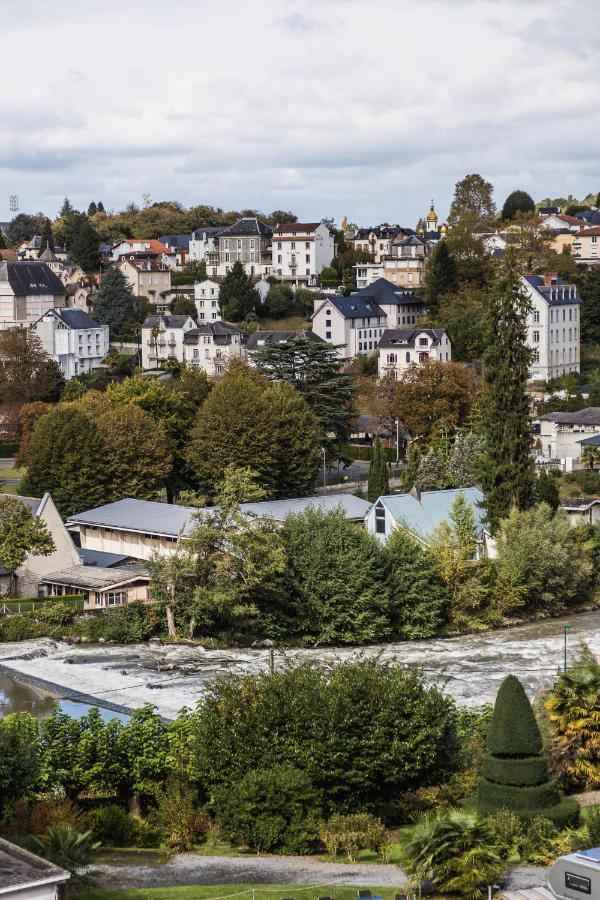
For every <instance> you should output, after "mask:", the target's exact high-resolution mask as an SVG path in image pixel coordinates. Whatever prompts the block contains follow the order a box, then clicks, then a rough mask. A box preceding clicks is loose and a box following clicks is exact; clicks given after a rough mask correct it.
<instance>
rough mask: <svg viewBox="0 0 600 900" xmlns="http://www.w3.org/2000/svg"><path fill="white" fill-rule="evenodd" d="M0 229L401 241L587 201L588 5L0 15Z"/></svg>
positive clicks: (599, 179)
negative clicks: (162, 214) (400, 235)
mask: <svg viewBox="0 0 600 900" xmlns="http://www.w3.org/2000/svg"><path fill="white" fill-rule="evenodd" d="M0 22H1V25H0V32H1V35H2V62H1V70H2V100H1V102H0V220H4V219H9V218H10V217H11V214H10V212H9V201H8V198H9V194H18V195H19V199H20V206H21V211H25V212H37V211H38V210H43V211H44V212H45V213H47V214H49V215H55V214H56V212H57V210H58V208H59V207H60V204H61V201H62V198H63V197H64V196H65V194H68V195H69V197H70V198H71V200H72V201H73V203H74V204H75V205H76V206H77V207H79V208H87V205H88V203H89V201H90V200H92V199H93V200H96V201H97V200H102V201H103V202H104V205H105V206H106V208H107V209H110V208H113V209H119V208H122V207H123V206H124V205H125V204H127V203H129V202H132V201H133V202H136V203H140V204H141V202H142V195H143V194H145V193H149V194H151V195H152V197H153V198H154V199H155V200H158V199H169V200H179V201H181V202H182V203H183V204H185V205H186V206H188V205H192V204H197V203H209V204H212V205H215V206H221V207H223V208H225V209H242V208H249V207H252V208H258V209H261V210H264V211H270V210H273V209H292V210H294V211H295V212H296V213H297V214H298V216H299V217H300V218H302V219H304V220H308V221H311V220H314V219H320V218H322V217H324V216H331V217H334V218H336V219H337V220H338V222H339V221H340V220H341V218H342V217H343V215H344V214H346V215H347V216H348V217H349V219H350V220H352V221H356V222H359V223H360V224H363V225H366V224H374V223H377V222H382V221H389V222H398V223H400V224H406V225H413V226H414V224H415V223H416V220H417V219H418V218H419V216H421V215H423V214H424V213H425V212H426V211H427V207H428V203H429V200H430V198H431V197H433V198H434V199H435V201H436V206H437V207H438V210H439V212H440V215H441V216H442V217H444V216H445V215H446V214H447V211H448V206H449V202H450V199H451V196H452V191H453V187H454V183H455V182H456V181H457V179H458V178H460V177H462V176H463V175H464V174H465V173H467V172H479V173H481V174H482V175H484V176H485V177H486V178H488V179H490V180H491V181H492V182H493V184H494V185H495V188H496V200H497V202H498V203H499V204H501V203H502V202H503V200H504V198H505V196H506V194H507V193H509V192H510V191H511V190H512V189H514V188H523V189H525V190H527V191H529V192H530V193H531V194H532V195H533V196H534V198H536V199H538V198H541V197H545V196H548V195H552V196H559V195H563V196H567V195H568V194H569V193H572V194H574V195H575V196H578V195H581V196H583V195H584V194H585V193H587V192H588V191H589V190H594V191H597V190H600V170H599V169H600V167H599V165H598V160H599V155H600V154H599V144H600V103H599V100H598V98H599V95H600V65H599V59H600V53H599V51H600V3H597V2H591V3H581V2H579V0H278V2H277V0H160V2H158V0H143V2H142V0H129V2H128V3H123V2H122V0H118V2H117V0H54V2H52V3H50V2H48V0H28V2H27V3H19V2H17V0H0Z"/></svg>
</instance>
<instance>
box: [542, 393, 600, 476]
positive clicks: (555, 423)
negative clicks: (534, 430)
mask: <svg viewBox="0 0 600 900" xmlns="http://www.w3.org/2000/svg"><path fill="white" fill-rule="evenodd" d="M539 423H540V436H539V438H540V443H541V445H542V447H541V456H543V457H545V458H546V459H561V460H565V461H566V465H567V466H568V467H569V466H571V467H572V461H573V460H574V459H579V458H580V457H581V451H582V447H583V446H585V445H582V439H584V438H589V437H592V436H593V435H600V406H588V407H587V408H586V409H579V410H577V411H576V412H551V413H544V415H542V416H540V417H539Z"/></svg>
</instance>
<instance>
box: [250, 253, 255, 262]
mask: <svg viewBox="0 0 600 900" xmlns="http://www.w3.org/2000/svg"><path fill="white" fill-rule="evenodd" d="M250 262H256V253H255V252H254V250H251V251H250Z"/></svg>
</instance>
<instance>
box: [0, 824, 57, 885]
mask: <svg viewBox="0 0 600 900" xmlns="http://www.w3.org/2000/svg"><path fill="white" fill-rule="evenodd" d="M70 877H71V873H70V872H67V870H66V869H61V868H60V867H59V866H56V865H54V863H51V862H48V860H47V859H42V857H41V856H35V855H34V854H33V853H30V852H29V850H24V849H23V847H18V846H17V845H16V844H12V843H11V842H10V841H6V840H4V838H0V895H1V896H2V898H3V900H56V898H57V897H58V896H59V894H60V889H61V887H62V886H63V885H66V883H67V882H68V880H69V878H70Z"/></svg>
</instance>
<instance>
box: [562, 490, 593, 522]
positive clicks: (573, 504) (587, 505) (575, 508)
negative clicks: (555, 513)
mask: <svg viewBox="0 0 600 900" xmlns="http://www.w3.org/2000/svg"><path fill="white" fill-rule="evenodd" d="M560 508H561V509H562V510H564V512H566V514H567V516H568V517H569V522H570V523H571V525H573V527H574V528H576V527H577V526H578V525H598V523H600V500H598V499H591V500H590V499H585V498H580V497H569V498H568V499H567V500H563V501H562V503H561V504H560Z"/></svg>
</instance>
